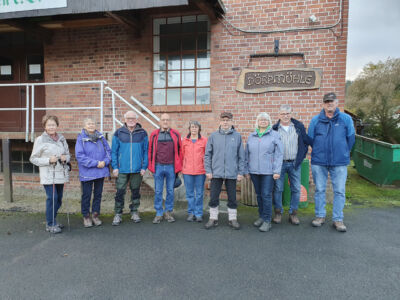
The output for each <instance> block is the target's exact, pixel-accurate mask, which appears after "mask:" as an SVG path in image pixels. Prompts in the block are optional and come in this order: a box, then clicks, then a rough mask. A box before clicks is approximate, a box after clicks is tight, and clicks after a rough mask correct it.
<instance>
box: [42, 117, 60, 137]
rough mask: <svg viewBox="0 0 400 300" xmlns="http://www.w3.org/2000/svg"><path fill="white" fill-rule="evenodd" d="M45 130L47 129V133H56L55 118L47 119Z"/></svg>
mask: <svg viewBox="0 0 400 300" xmlns="http://www.w3.org/2000/svg"><path fill="white" fill-rule="evenodd" d="M44 130H46V132H47V134H49V135H54V134H56V130H57V123H56V122H55V121H54V120H47V122H46V124H45V126H44Z"/></svg>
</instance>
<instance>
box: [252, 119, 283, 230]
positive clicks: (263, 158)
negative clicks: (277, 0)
mask: <svg viewBox="0 0 400 300" xmlns="http://www.w3.org/2000/svg"><path fill="white" fill-rule="evenodd" d="M245 153H246V165H247V173H248V174H250V175H247V177H251V181H252V182H253V184H254V189H255V191H256V194H257V203H258V213H259V218H258V219H257V220H256V221H255V222H254V226H256V227H258V228H259V230H260V231H261V232H266V231H269V230H270V229H271V216H272V192H273V188H274V179H275V180H276V179H278V178H279V177H280V173H281V168H282V159H283V145H282V142H281V137H280V135H279V134H278V133H277V132H276V131H274V130H272V128H271V118H270V116H269V115H268V114H267V113H265V112H262V113H260V114H259V115H258V116H257V120H256V130H255V131H254V132H253V133H252V134H250V136H249V137H248V139H247V146H246V152H245Z"/></svg>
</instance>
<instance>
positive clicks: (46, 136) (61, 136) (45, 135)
mask: <svg viewBox="0 0 400 300" xmlns="http://www.w3.org/2000/svg"><path fill="white" fill-rule="evenodd" d="M57 136H58V140H57V141H63V140H65V138H64V136H63V135H62V134H60V133H57ZM42 138H43V141H44V142H49V141H50V142H51V141H53V142H54V140H53V139H52V138H51V137H50V135H49V134H48V133H47V132H46V131H43V133H42Z"/></svg>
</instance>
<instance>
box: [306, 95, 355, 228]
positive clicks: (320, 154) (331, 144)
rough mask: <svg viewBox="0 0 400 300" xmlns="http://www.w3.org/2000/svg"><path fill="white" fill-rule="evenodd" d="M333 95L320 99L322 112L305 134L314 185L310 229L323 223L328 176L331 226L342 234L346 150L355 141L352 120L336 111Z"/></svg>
mask: <svg viewBox="0 0 400 300" xmlns="http://www.w3.org/2000/svg"><path fill="white" fill-rule="evenodd" d="M337 106H338V100H337V98H336V95H335V93H328V94H325V95H324V98H323V109H322V110H321V112H320V113H319V114H318V115H316V116H315V117H313V118H312V120H311V123H310V127H309V128H308V135H309V136H310V138H311V139H312V152H311V170H312V174H313V179H314V183H315V196H314V200H315V216H316V218H315V219H314V220H313V221H312V226H314V227H321V226H322V225H323V224H324V223H325V216H326V210H325V202H326V200H325V190H326V181H327V178H328V173H329V174H330V177H331V182H332V187H333V194H334V198H333V209H332V221H333V227H335V228H336V230H337V231H340V232H345V231H346V226H345V225H344V224H343V208H344V204H345V201H346V196H345V188H346V180H347V165H348V164H349V163H350V151H351V148H352V147H353V145H354V142H355V131H354V126H353V120H352V119H351V117H350V116H349V115H348V114H345V113H342V112H340V110H339V108H337Z"/></svg>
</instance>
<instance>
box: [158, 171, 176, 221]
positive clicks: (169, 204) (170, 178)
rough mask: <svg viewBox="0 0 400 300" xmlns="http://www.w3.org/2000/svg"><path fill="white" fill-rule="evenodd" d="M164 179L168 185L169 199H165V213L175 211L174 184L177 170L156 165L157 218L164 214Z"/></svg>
mask: <svg viewBox="0 0 400 300" xmlns="http://www.w3.org/2000/svg"><path fill="white" fill-rule="evenodd" d="M164 179H165V181H166V185H167V197H166V198H165V211H173V210H174V182H175V169H174V165H161V164H156V172H155V173H154V187H155V195H154V209H155V210H156V215H157V216H162V215H163V214H164V210H163V189H164Z"/></svg>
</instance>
